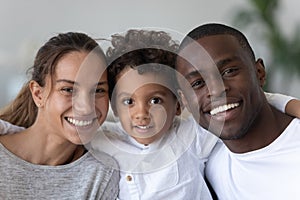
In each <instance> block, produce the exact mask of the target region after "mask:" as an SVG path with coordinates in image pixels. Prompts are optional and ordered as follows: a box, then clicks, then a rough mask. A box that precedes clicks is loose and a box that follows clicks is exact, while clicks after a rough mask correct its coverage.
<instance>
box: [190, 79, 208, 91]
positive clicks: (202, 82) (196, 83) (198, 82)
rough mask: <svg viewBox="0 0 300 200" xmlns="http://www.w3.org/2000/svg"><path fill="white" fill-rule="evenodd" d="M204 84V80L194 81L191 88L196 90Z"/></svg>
mask: <svg viewBox="0 0 300 200" xmlns="http://www.w3.org/2000/svg"><path fill="white" fill-rule="evenodd" d="M204 84H205V81H204V80H196V81H194V82H192V84H191V86H192V88H193V89H197V88H200V87H202V86H203V85H204Z"/></svg>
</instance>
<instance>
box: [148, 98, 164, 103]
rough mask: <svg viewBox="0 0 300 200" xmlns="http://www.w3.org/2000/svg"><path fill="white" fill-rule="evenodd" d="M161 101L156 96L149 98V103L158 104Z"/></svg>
mask: <svg viewBox="0 0 300 200" xmlns="http://www.w3.org/2000/svg"><path fill="white" fill-rule="evenodd" d="M161 102H162V100H161V99H160V98H158V97H154V98H152V99H151V100H150V104H159V103H161Z"/></svg>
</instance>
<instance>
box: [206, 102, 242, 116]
mask: <svg viewBox="0 0 300 200" xmlns="http://www.w3.org/2000/svg"><path fill="white" fill-rule="evenodd" d="M238 106H239V103H232V104H227V105H223V106H219V107H216V108H214V109H212V110H211V111H210V114H211V115H216V114H218V113H221V112H225V111H227V110H229V109H232V108H236V107H238Z"/></svg>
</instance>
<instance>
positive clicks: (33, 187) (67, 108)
mask: <svg viewBox="0 0 300 200" xmlns="http://www.w3.org/2000/svg"><path fill="white" fill-rule="evenodd" d="M105 69H106V61H105V56H104V54H103V52H102V50H101V48H100V47H99V46H98V44H97V43H96V42H95V41H94V40H93V39H91V38H90V37H89V36H87V35H86V34H83V33H72V32H70V33H65V34H59V35H57V36H55V37H53V38H51V39H50V40H49V41H48V42H46V43H45V44H44V46H42V47H41V48H40V49H39V51H38V53H37V55H36V58H35V62H34V66H33V67H32V78H31V80H30V81H29V82H28V83H27V84H25V86H24V87H23V88H22V90H21V91H20V93H19V95H18V96H17V97H16V99H15V100H14V101H13V102H12V103H11V104H10V105H9V106H8V107H7V108H6V109H5V110H4V111H3V112H2V113H1V115H0V118H1V119H4V120H6V121H9V122H11V123H13V124H16V125H19V126H23V127H26V129H24V130H23V131H22V132H20V134H12V135H4V136H0V143H1V144H0V174H1V176H0V198H1V199H115V198H116V196H117V193H118V181H119V175H118V172H117V171H116V170H115V169H116V168H115V167H116V164H115V162H114V160H112V158H111V157H109V156H108V155H106V154H104V153H101V152H97V159H96V158H95V157H94V156H93V155H92V154H93V152H91V151H88V150H87V149H86V148H85V147H84V144H87V143H88V142H89V141H91V139H92V137H93V136H94V134H93V133H95V132H96V130H97V129H98V128H99V126H100V125H101V124H102V123H103V122H104V120H105V118H106V115H107V112H108V102H109V100H108V83H107V73H106V70H105Z"/></svg>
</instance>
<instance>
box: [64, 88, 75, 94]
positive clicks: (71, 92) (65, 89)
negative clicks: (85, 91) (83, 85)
mask: <svg viewBox="0 0 300 200" xmlns="http://www.w3.org/2000/svg"><path fill="white" fill-rule="evenodd" d="M61 91H62V92H63V93H65V94H73V93H74V92H75V90H74V88H69V87H67V88H62V89H61Z"/></svg>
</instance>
